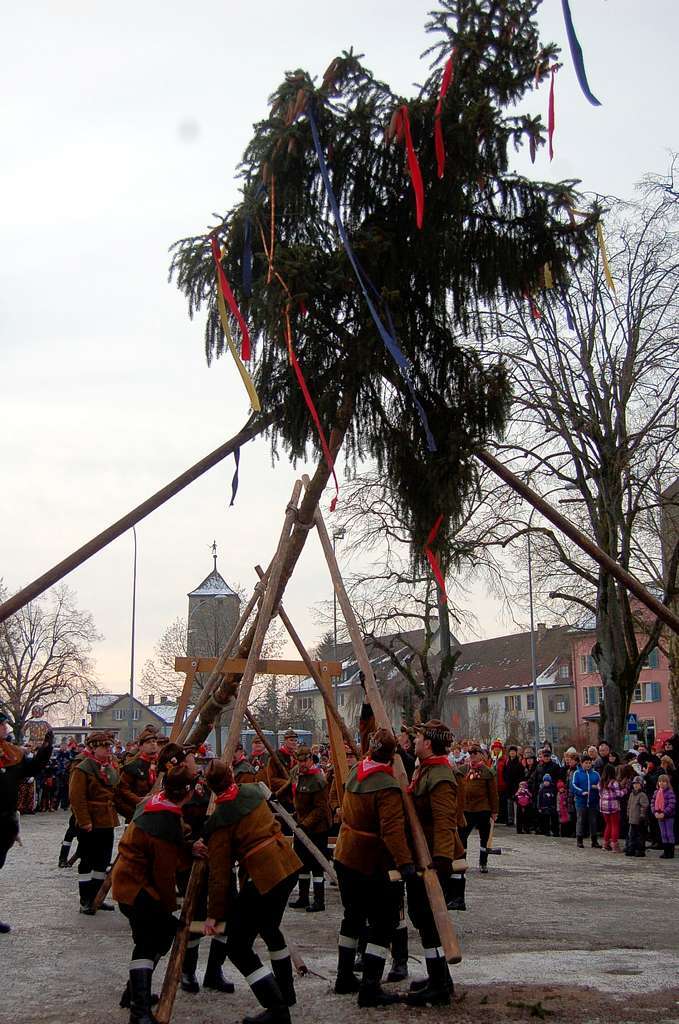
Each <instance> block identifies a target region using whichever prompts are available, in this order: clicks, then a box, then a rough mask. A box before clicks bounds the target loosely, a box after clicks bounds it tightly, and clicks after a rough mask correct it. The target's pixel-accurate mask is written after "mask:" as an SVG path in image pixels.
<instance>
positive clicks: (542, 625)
mask: <svg viewBox="0 0 679 1024" xmlns="http://www.w3.org/2000/svg"><path fill="white" fill-rule="evenodd" d="M546 632H547V626H546V625H545V623H544V622H538V640H544V637H545V633H546Z"/></svg>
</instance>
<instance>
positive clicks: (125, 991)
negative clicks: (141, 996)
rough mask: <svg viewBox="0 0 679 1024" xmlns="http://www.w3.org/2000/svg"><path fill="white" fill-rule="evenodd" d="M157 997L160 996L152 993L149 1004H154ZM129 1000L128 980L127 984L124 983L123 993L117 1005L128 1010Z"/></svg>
mask: <svg viewBox="0 0 679 1024" xmlns="http://www.w3.org/2000/svg"><path fill="white" fill-rule="evenodd" d="M159 999H160V996H155V995H152V996H151V1006H155V1005H156V1004H157V1002H158V1000H159ZM131 1002H132V999H131V997H130V983H129V981H128V982H127V984H126V985H125V988H124V989H123V994H122V995H121V997H120V1002H119V1003H118V1006H119V1007H120V1009H121V1010H129V1008H130V1003H131Z"/></svg>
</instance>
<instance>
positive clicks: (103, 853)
mask: <svg viewBox="0 0 679 1024" xmlns="http://www.w3.org/2000/svg"><path fill="white" fill-rule="evenodd" d="M112 745H113V744H112V740H111V737H110V736H109V734H108V733H105V732H93V733H90V735H89V736H88V737H87V750H86V752H85V756H83V757H82V758H81V759H80V760H76V761H74V762H73V767H72V769H71V776H70V779H69V785H68V794H69V799H70V801H71V807H72V809H73V814H74V815H75V820H76V825H77V827H78V847H79V850H80V861H79V864H78V888H79V890H80V913H81V914H89V915H93V914H95V913H96V910H95V909H94V907H93V906H92V903H93V901H94V897H95V896H96V895H97V892H98V891H99V887H100V886H101V883H102V882H103V880H104V878H105V877H106V870H107V868H108V866H109V864H110V862H111V854H112V853H113V829H114V828H115V827H116V825H117V824H118V815H117V813H116V809H115V787H116V786H117V785H118V772H117V771H116V770H115V768H114V767H113V765H112V764H111V747H112ZM99 909H100V910H114V909H115V908H114V906H113V904H112V903H102V904H101V907H100V908H99Z"/></svg>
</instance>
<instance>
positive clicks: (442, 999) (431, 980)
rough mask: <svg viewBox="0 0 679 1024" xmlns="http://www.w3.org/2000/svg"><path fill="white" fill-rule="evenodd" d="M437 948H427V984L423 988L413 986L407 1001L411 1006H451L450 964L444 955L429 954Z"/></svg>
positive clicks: (451, 983)
mask: <svg viewBox="0 0 679 1024" xmlns="http://www.w3.org/2000/svg"><path fill="white" fill-rule="evenodd" d="M432 952H434V953H436V952H437V951H435V950H425V964H426V967H427V984H426V985H425V986H424V987H423V988H419V987H418V988H416V989H413V988H411V990H410V992H409V993H408V997H407V1000H406V1002H407V1003H408V1005H409V1006H449V1005H450V993H451V991H452V990H453V982H452V979H451V977H450V972H449V970H448V964H447V963H446V961H445V958H444V957H442V956H438V955H435V956H429V955H428V954H430V953H432Z"/></svg>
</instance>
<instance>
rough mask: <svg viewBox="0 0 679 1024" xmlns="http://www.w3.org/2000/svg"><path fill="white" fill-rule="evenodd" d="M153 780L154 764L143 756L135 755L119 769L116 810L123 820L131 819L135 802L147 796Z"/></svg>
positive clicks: (135, 805) (135, 806) (134, 809)
mask: <svg viewBox="0 0 679 1024" xmlns="http://www.w3.org/2000/svg"><path fill="white" fill-rule="evenodd" d="M154 782H155V766H154V765H153V762H151V761H147V760H146V758H143V757H141V756H140V757H135V758H133V759H132V760H131V761H127V762H126V764H124V765H123V767H122V768H121V770H120V781H119V782H118V785H117V786H116V791H115V804H116V810H117V811H118V813H119V814H122V816H123V817H124V819H125V821H131V820H132V815H133V814H134V812H135V811H136V809H137V804H138V803H139V801H140V800H143V799H144V797H145V796H148V795H149V793H150V792H151V790H152V789H153V783H154Z"/></svg>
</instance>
